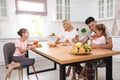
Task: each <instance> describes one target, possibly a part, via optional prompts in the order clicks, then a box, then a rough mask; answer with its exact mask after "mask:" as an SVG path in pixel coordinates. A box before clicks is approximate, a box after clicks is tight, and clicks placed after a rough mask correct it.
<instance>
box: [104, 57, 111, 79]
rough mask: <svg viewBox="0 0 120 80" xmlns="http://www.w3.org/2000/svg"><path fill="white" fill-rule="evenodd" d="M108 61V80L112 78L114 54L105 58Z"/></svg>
mask: <svg viewBox="0 0 120 80" xmlns="http://www.w3.org/2000/svg"><path fill="white" fill-rule="evenodd" d="M105 62H106V80H113V79H112V56H110V57H107V58H106V59H105Z"/></svg>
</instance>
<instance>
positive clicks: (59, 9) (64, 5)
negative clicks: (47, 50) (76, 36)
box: [53, 0, 71, 21]
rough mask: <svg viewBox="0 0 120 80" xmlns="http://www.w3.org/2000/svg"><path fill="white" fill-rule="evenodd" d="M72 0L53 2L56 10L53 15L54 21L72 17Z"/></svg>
mask: <svg viewBox="0 0 120 80" xmlns="http://www.w3.org/2000/svg"><path fill="white" fill-rule="evenodd" d="M70 1H71V0H55V1H54V2H53V4H54V7H55V9H54V10H55V11H54V10H53V12H54V15H53V20H54V21H61V20H63V19H70Z"/></svg>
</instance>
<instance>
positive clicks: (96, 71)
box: [95, 66, 98, 80]
mask: <svg viewBox="0 0 120 80" xmlns="http://www.w3.org/2000/svg"><path fill="white" fill-rule="evenodd" d="M95 73H96V80H98V69H97V67H96V66H95Z"/></svg>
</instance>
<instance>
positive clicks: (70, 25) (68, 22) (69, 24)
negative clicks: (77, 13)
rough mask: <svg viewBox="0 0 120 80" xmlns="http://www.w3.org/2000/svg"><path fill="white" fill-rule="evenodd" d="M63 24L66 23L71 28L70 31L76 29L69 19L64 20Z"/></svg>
mask: <svg viewBox="0 0 120 80" xmlns="http://www.w3.org/2000/svg"><path fill="white" fill-rule="evenodd" d="M63 23H66V24H67V25H68V26H69V30H70V31H72V30H73V29H74V27H73V26H72V24H71V22H70V21H69V20H67V19H64V20H63Z"/></svg>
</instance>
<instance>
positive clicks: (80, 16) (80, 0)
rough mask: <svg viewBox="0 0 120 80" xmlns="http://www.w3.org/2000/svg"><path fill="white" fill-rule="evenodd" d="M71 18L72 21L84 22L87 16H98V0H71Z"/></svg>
mask: <svg viewBox="0 0 120 80" xmlns="http://www.w3.org/2000/svg"><path fill="white" fill-rule="evenodd" d="M70 2H71V4H70V15H71V16H70V20H71V21H72V22H84V21H85V20H86V18H87V17H89V16H93V17H95V18H96V17H97V14H95V13H97V4H96V3H97V0H71V1H70Z"/></svg>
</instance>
